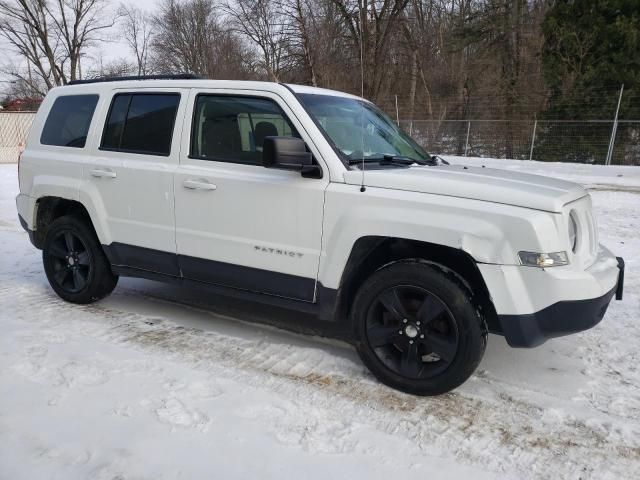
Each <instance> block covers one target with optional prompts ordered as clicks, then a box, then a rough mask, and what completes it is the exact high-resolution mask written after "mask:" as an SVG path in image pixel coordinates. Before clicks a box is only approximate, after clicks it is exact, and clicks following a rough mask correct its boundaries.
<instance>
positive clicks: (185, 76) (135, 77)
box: [67, 73, 202, 85]
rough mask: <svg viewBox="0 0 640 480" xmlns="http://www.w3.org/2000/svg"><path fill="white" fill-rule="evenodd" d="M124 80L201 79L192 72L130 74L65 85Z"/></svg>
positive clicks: (75, 81) (72, 82)
mask: <svg viewBox="0 0 640 480" xmlns="http://www.w3.org/2000/svg"><path fill="white" fill-rule="evenodd" d="M126 80H202V77H201V76H200V75H194V74H193V73H176V74H173V75H132V76H128V77H102V78H91V79H88V80H72V81H71V82H69V83H67V85H83V84H85V83H102V82H124V81H126Z"/></svg>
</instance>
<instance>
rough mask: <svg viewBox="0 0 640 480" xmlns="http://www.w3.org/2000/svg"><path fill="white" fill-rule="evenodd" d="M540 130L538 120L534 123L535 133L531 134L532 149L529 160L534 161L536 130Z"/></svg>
mask: <svg viewBox="0 0 640 480" xmlns="http://www.w3.org/2000/svg"><path fill="white" fill-rule="evenodd" d="M537 128H538V119H537V118H536V119H535V121H534V122H533V133H532V134H531V148H530V149H529V160H533V145H534V143H535V141H536V129H537Z"/></svg>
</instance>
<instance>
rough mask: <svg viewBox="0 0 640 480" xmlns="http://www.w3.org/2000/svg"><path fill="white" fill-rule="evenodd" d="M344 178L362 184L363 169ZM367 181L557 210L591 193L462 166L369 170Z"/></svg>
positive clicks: (534, 178)
mask: <svg viewBox="0 0 640 480" xmlns="http://www.w3.org/2000/svg"><path fill="white" fill-rule="evenodd" d="M344 179H345V182H346V183H348V184H352V185H360V183H361V181H362V171H360V170H350V171H348V172H346V173H345V174H344ZM364 184H365V185H366V186H368V187H380V188H392V189H396V190H406V191H410V192H422V193H431V194H434V195H448V196H452V197H460V198H469V199H473V200H482V201H486V202H494V203H503V204H506V205H515V206H517V207H525V208H533V209H536V210H544V211H547V212H557V213H560V212H561V211H562V207H563V206H564V205H566V204H567V203H569V202H572V201H574V200H577V199H578V198H581V197H584V196H585V195H586V194H587V192H586V190H585V189H584V188H583V187H582V186H580V185H578V184H576V183H572V182H566V181H564V180H556V179H555V178H550V177H543V176H541V175H531V174H528V173H516V172H511V171H507V170H498V169H494V168H481V167H464V166H462V165H438V166H434V167H427V166H412V167H409V168H387V169H381V170H367V171H366V172H365V174H364Z"/></svg>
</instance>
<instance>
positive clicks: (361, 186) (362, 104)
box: [360, 14, 366, 192]
mask: <svg viewBox="0 0 640 480" xmlns="http://www.w3.org/2000/svg"><path fill="white" fill-rule="evenodd" d="M360 15H361V18H360V20H361V22H362V14H360ZM362 42H363V36H362V25H360V98H362V101H364V60H363V58H364V54H363V50H364V46H363V43H362ZM360 107H361V115H360V118H361V122H360V139H361V147H362V149H361V150H360V151H361V152H362V166H361V169H362V180H361V182H360V191H361V192H364V191H365V190H366V188H365V186H364V103H361V104H360Z"/></svg>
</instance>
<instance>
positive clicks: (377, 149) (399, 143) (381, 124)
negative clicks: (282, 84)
mask: <svg viewBox="0 0 640 480" xmlns="http://www.w3.org/2000/svg"><path fill="white" fill-rule="evenodd" d="M298 98H299V99H300V101H301V103H302V105H303V106H304V107H305V109H306V110H307V112H309V114H310V115H311V117H313V119H314V120H315V121H316V123H317V124H318V125H319V126H320V128H321V129H322V130H323V131H324V133H325V135H326V136H327V137H329V138H330V139H331V141H332V143H333V144H334V145H335V147H336V148H337V150H338V152H339V153H340V155H341V156H342V157H343V159H345V160H347V161H349V162H352V161H355V160H359V159H361V158H365V159H371V160H374V159H380V158H383V157H384V156H385V155H391V156H401V157H407V158H410V159H413V160H429V154H428V153H427V152H425V151H424V150H423V149H422V148H421V147H420V146H419V145H418V144H417V143H416V142H415V141H413V139H412V138H411V137H409V136H408V135H407V134H406V133H404V132H403V131H402V130H401V129H400V127H398V126H397V125H396V124H395V123H394V122H393V120H391V119H390V118H389V117H388V116H387V115H385V114H384V113H383V112H382V111H381V110H380V109H379V108H377V107H376V106H375V105H373V104H372V103H369V102H364V101H362V100H359V99H355V98H348V97H338V96H332V95H315V94H299V95H298Z"/></svg>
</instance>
